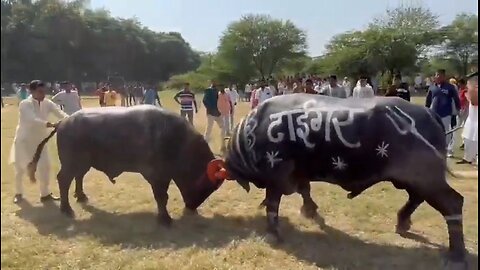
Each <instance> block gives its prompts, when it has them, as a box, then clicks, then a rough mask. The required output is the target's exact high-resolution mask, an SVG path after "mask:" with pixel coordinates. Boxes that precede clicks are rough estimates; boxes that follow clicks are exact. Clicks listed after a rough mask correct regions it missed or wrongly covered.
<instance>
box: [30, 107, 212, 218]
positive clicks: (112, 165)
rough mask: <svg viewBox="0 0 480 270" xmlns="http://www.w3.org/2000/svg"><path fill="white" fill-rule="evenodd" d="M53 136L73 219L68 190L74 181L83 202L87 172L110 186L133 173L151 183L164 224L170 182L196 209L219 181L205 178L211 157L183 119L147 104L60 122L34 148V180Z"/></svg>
mask: <svg viewBox="0 0 480 270" xmlns="http://www.w3.org/2000/svg"><path fill="white" fill-rule="evenodd" d="M55 132H56V133H57V149H58V155H59V158H60V163H61V168H60V172H59V173H58V175H57V179H58V185H59V189H60V199H61V202H60V209H61V211H62V212H63V213H65V214H67V215H70V216H72V215H73V210H72V208H71V207H70V204H69V200H68V190H69V188H70V185H71V183H72V180H73V178H75V183H76V185H75V197H76V198H77V201H79V202H85V201H87V196H86V195H85V193H84V192H83V177H84V176H85V174H86V173H87V172H88V171H89V169H90V168H92V167H93V168H95V169H97V170H99V171H102V172H104V173H105V174H106V175H107V176H108V178H109V179H110V181H112V183H115V180H114V178H115V177H117V176H119V175H120V174H121V173H122V172H136V173H140V174H142V175H143V177H144V178H145V179H146V180H147V181H148V182H149V183H150V185H151V186H152V190H153V195H154V197H155V200H156V202H157V206H158V219H159V221H160V222H162V223H164V224H166V225H168V224H170V223H171V217H170V216H169V214H168V212H167V208H166V205H167V200H168V194H167V190H168V186H169V184H170V181H171V180H172V179H173V180H174V182H175V184H176V185H177V186H178V188H179V190H180V192H181V194H182V197H183V200H184V202H185V206H186V208H188V209H191V210H196V208H197V207H198V206H200V204H202V203H203V201H204V200H205V199H206V198H207V197H208V196H209V195H210V194H211V193H212V192H213V191H215V190H216V189H217V188H218V187H219V186H220V184H221V183H222V181H211V180H210V178H208V174H207V168H208V166H209V162H211V161H212V160H214V158H215V157H214V154H213V153H212V151H211V150H210V148H209V146H208V144H207V142H206V141H205V140H204V139H203V137H202V135H200V134H199V133H198V132H197V131H196V130H195V129H194V128H193V127H192V125H190V124H189V123H188V122H187V121H185V120H184V119H183V118H181V117H180V116H178V115H177V114H174V113H172V112H168V111H166V110H163V109H160V108H157V107H155V106H151V105H141V106H134V107H129V108H126V107H112V108H89V109H84V110H81V111H79V112H77V113H75V114H73V115H71V116H70V117H69V118H67V119H65V120H64V121H62V122H61V123H60V124H59V125H58V127H57V128H56V129H55V130H54V131H53V132H52V133H51V134H50V136H49V137H47V138H46V139H45V140H44V141H42V143H41V144H40V145H39V146H38V148H37V152H36V154H35V157H34V160H33V161H32V162H31V163H30V165H29V175H30V178H31V180H32V181H35V176H34V175H35V170H36V165H37V162H38V159H39V157H40V153H41V151H42V149H43V147H44V145H45V144H46V142H47V141H48V139H49V138H50V137H52V136H53V135H54V134H55Z"/></svg>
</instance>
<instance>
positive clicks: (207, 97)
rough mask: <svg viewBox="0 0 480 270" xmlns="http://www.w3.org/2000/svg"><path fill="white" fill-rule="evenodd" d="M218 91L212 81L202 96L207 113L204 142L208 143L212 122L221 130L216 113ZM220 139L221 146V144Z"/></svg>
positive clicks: (221, 126)
mask: <svg viewBox="0 0 480 270" xmlns="http://www.w3.org/2000/svg"><path fill="white" fill-rule="evenodd" d="M217 103H218V90H217V84H216V83H215V82H214V81H212V84H211V86H210V88H208V89H206V90H205V94H204V95H203V105H204V106H205V109H206V111H207V129H206V130H205V140H206V141H207V142H210V139H211V138H210V135H211V133H212V128H213V122H216V123H217V125H218V127H219V128H220V130H222V128H223V125H222V121H221V118H220V112H219V111H218V104H217ZM223 143H224V142H223V139H222V144H223Z"/></svg>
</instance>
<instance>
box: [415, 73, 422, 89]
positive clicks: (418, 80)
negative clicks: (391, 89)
mask: <svg viewBox="0 0 480 270" xmlns="http://www.w3.org/2000/svg"><path fill="white" fill-rule="evenodd" d="M422 82H423V79H422V75H420V73H418V74H417V76H416V77H415V91H418V90H420V89H422Z"/></svg>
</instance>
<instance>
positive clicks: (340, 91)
mask: <svg viewBox="0 0 480 270" xmlns="http://www.w3.org/2000/svg"><path fill="white" fill-rule="evenodd" d="M328 82H329V83H328V85H325V86H324V87H323V88H322V90H321V91H320V94H322V95H327V96H331V97H337V98H347V92H346V91H345V89H344V88H343V86H340V85H338V83H337V75H330V77H329V78H328Z"/></svg>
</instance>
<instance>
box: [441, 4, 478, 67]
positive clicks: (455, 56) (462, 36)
mask: <svg viewBox="0 0 480 270" xmlns="http://www.w3.org/2000/svg"><path fill="white" fill-rule="evenodd" d="M439 32H440V33H441V34H442V35H443V36H444V38H445V43H444V49H443V56H444V57H445V58H446V59H448V60H449V61H451V62H452V63H451V65H453V67H454V68H455V71H456V72H457V74H458V75H462V76H464V75H466V74H467V73H468V72H469V67H470V66H471V65H475V64H476V63H478V16H477V15H476V14H466V13H462V14H458V15H457V16H456V17H455V20H453V22H452V23H451V24H450V25H448V26H445V27H442V28H441V29H440V31H439Z"/></svg>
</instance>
